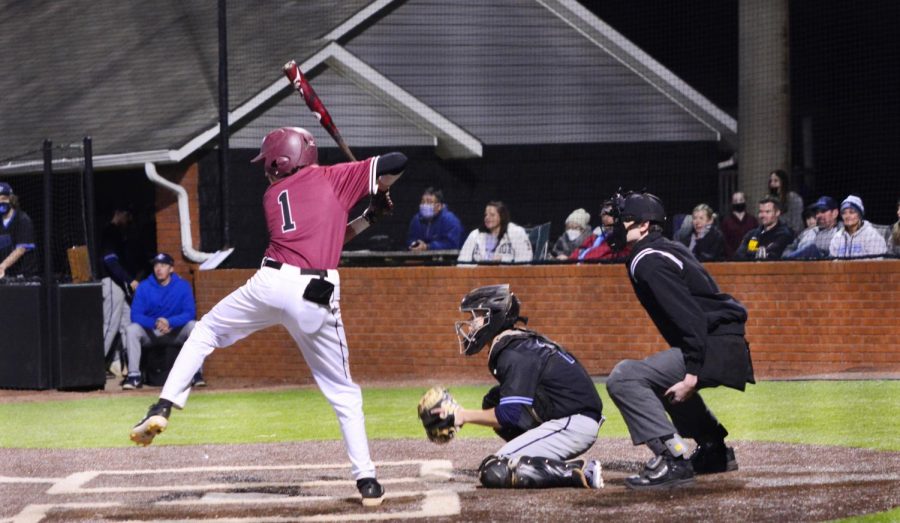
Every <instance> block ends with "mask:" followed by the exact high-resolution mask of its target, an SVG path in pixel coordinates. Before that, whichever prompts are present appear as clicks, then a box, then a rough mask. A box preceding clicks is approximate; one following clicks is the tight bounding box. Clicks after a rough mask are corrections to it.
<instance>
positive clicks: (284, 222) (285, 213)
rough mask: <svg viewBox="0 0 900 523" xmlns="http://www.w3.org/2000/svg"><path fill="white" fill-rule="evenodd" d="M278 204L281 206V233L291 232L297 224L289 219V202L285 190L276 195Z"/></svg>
mask: <svg viewBox="0 0 900 523" xmlns="http://www.w3.org/2000/svg"><path fill="white" fill-rule="evenodd" d="M278 202H279V203H280V204H281V232H289V231H293V230H294V229H296V228H297V224H295V223H294V219H293V218H292V217H291V202H290V200H288V192H287V190H286V189H285V190H284V191H281V192H280V193H279V194H278Z"/></svg>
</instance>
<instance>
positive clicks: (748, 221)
mask: <svg viewBox="0 0 900 523" xmlns="http://www.w3.org/2000/svg"><path fill="white" fill-rule="evenodd" d="M757 226H759V223H758V222H757V221H756V218H754V217H753V216H752V215H751V214H750V213H748V212H747V198H746V197H745V196H744V193H742V192H736V193H734V194H732V195H731V212H730V213H728V216H726V217H725V218H724V219H723V220H722V224H721V229H722V239H723V240H724V242H725V257H726V258H728V259H731V258H733V257H734V253H736V252H737V250H738V247H740V246H741V240H743V239H744V235H745V234H747V233H748V232H749V231H750V230H752V229H755V228H756V227H757Z"/></svg>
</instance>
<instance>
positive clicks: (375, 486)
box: [356, 478, 384, 507]
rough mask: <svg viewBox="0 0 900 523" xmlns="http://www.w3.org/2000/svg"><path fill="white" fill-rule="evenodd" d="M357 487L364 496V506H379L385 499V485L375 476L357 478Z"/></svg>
mask: <svg viewBox="0 0 900 523" xmlns="http://www.w3.org/2000/svg"><path fill="white" fill-rule="evenodd" d="M356 488H357V489H358V490H359V494H360V495H361V496H362V504H363V506H364V507H377V506H378V505H381V502H382V501H384V487H382V486H381V483H379V482H378V480H377V479H375V478H362V479H358V480H356Z"/></svg>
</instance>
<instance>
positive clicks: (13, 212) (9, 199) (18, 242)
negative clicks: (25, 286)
mask: <svg viewBox="0 0 900 523" xmlns="http://www.w3.org/2000/svg"><path fill="white" fill-rule="evenodd" d="M0 217H2V218H3V227H2V228H0V278H4V277H6V276H10V277H13V276H22V277H30V276H34V275H35V274H37V260H36V257H35V251H34V248H35V244H34V225H32V223H31V218H29V217H28V214H26V213H25V211H23V210H22V209H21V207H19V198H18V197H17V196H16V195H15V194H13V190H12V187H11V186H10V185H9V184H8V183H6V182H0Z"/></svg>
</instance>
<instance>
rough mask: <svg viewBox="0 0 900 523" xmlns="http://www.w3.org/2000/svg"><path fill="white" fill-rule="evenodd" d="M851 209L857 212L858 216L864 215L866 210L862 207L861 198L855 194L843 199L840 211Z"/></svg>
mask: <svg viewBox="0 0 900 523" xmlns="http://www.w3.org/2000/svg"><path fill="white" fill-rule="evenodd" d="M851 207H852V208H853V209H856V212H858V213H859V215H860V216H865V215H866V208H865V207H863V201H862V198H860V197H859V196H857V195H855V194H851V195H850V196H848V197H846V198H844V201H843V202H841V211H843V210H844V209H847V208H851Z"/></svg>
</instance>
